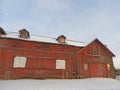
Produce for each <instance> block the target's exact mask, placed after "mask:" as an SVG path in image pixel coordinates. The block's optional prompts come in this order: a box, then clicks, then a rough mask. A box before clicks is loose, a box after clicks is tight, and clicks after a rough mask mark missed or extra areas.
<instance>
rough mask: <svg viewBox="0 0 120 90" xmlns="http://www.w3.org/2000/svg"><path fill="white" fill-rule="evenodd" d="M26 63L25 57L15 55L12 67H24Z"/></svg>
mask: <svg viewBox="0 0 120 90" xmlns="http://www.w3.org/2000/svg"><path fill="white" fill-rule="evenodd" d="M25 65H26V57H22V56H16V57H15V58H14V62H13V67H14V68H24V67H25Z"/></svg>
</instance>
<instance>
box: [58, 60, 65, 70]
mask: <svg viewBox="0 0 120 90" xmlns="http://www.w3.org/2000/svg"><path fill="white" fill-rule="evenodd" d="M56 69H65V60H60V59H57V60H56Z"/></svg>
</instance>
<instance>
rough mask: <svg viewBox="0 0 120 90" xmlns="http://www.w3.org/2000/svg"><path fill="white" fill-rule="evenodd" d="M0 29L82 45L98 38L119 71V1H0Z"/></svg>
mask: <svg viewBox="0 0 120 90" xmlns="http://www.w3.org/2000/svg"><path fill="white" fill-rule="evenodd" d="M0 26H1V27H2V28H4V29H5V30H6V31H8V32H18V30H20V29H22V28H26V29H27V30H28V31H29V32H30V33H31V34H33V35H40V36H47V37H57V36H59V35H61V34H64V35H65V36H66V37H67V39H70V40H76V41H83V42H91V41H92V40H94V39H95V38H98V39H99V40H101V41H102V42H103V43H104V44H105V45H107V47H108V48H109V49H110V50H111V51H112V52H113V53H114V54H115V55H116V57H115V58H114V65H115V67H116V68H120V45H119V44H120V0H12V1H11V0H0Z"/></svg>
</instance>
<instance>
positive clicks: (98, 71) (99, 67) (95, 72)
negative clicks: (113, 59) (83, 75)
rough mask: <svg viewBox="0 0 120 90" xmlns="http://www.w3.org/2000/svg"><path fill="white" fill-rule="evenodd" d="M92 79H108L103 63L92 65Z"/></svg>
mask: <svg viewBox="0 0 120 90" xmlns="http://www.w3.org/2000/svg"><path fill="white" fill-rule="evenodd" d="M90 73H91V77H107V69H106V65H105V64H102V63H91V64H90Z"/></svg>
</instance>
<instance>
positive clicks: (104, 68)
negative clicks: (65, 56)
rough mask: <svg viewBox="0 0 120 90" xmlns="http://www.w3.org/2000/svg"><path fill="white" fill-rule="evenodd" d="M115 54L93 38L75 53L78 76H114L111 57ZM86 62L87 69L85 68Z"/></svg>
mask: <svg viewBox="0 0 120 90" xmlns="http://www.w3.org/2000/svg"><path fill="white" fill-rule="evenodd" d="M114 56H115V55H114V54H113V53H112V52H111V51H110V50H109V49H108V48H107V47H106V46H105V45H104V44H103V43H101V42H100V41H99V40H98V39H95V40H93V41H92V42H91V43H89V44H88V45H87V46H86V47H84V48H83V49H81V50H80V51H79V52H78V54H77V60H78V61H77V62H80V63H78V72H80V71H81V72H82V74H83V75H78V76H80V77H115V71H114V66H113V61H112V57H114ZM84 64H87V67H88V70H85V66H84Z"/></svg>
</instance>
